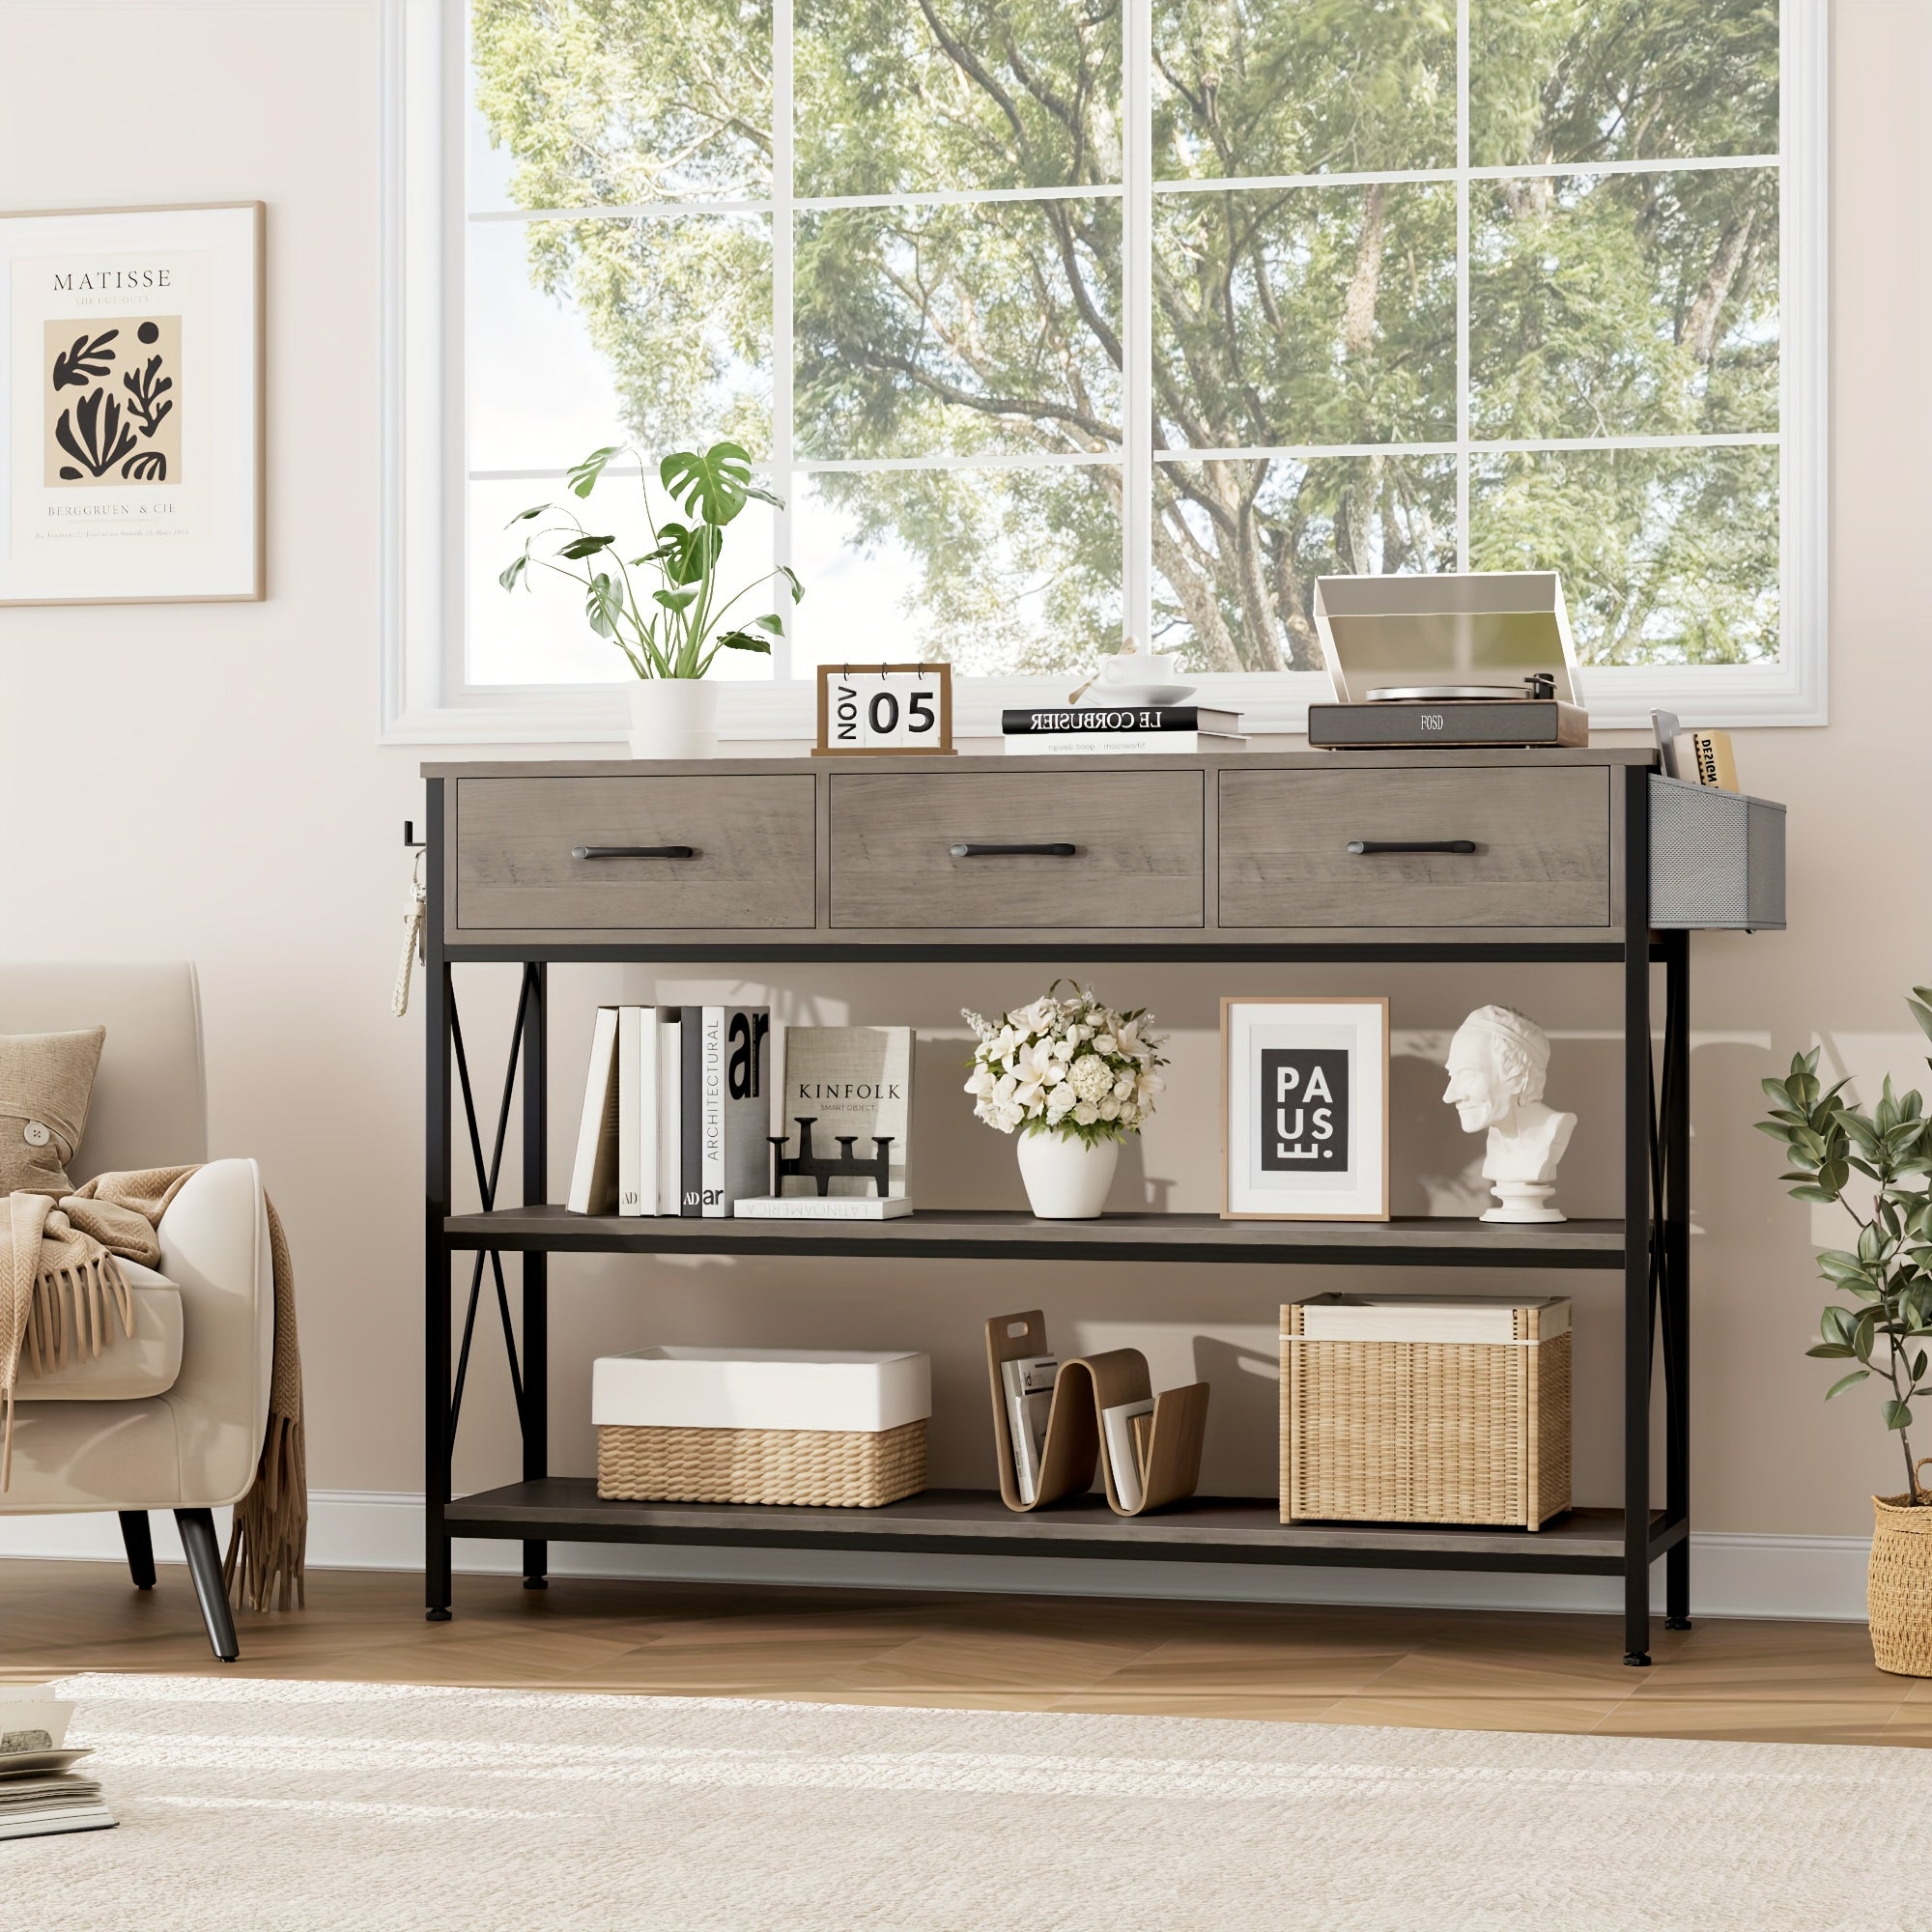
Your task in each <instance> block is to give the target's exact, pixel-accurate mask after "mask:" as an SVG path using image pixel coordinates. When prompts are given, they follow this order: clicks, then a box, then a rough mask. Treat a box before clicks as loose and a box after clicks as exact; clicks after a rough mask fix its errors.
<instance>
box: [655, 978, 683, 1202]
mask: <svg viewBox="0 0 1932 1932" xmlns="http://www.w3.org/2000/svg"><path fill="white" fill-rule="evenodd" d="M683 1065H684V1023H683V1021H682V1019H681V1018H679V1017H678V1016H677V1012H676V1009H672V1017H671V1018H669V1019H666V1020H664V1021H663V1022H662V1024H661V1025H660V1026H659V1028H658V1209H657V1211H658V1212H659V1213H660V1214H675V1213H676V1212H677V1211H678V1189H679V1187H680V1186H681V1185H682V1181H681V1179H680V1176H679V1172H678V1163H679V1160H680V1158H681V1157H682V1147H683V1140H684V1084H683V1080H682V1077H681V1072H680V1069H681V1068H682V1066H683Z"/></svg>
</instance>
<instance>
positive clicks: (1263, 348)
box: [1154, 183, 1456, 449]
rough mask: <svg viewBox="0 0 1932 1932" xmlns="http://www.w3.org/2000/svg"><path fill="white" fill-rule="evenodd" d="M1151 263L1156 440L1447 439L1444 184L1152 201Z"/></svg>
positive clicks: (1293, 443)
mask: <svg viewBox="0 0 1932 1932" xmlns="http://www.w3.org/2000/svg"><path fill="white" fill-rule="evenodd" d="M1154 258H1155V262H1154V298H1155V304H1156V314H1155V318H1154V345H1155V358H1154V386H1155V395H1154V408H1155V412H1156V416H1157V419H1158V426H1159V435H1160V437H1161V438H1162V439H1163V440H1164V441H1165V443H1166V444H1167V446H1169V447H1175V448H1187V447H1192V448H1196V449H1231V448H1236V447H1241V446H1248V445H1254V444H1262V445H1266V446H1281V445H1287V446H1290V447H1297V448H1299V447H1305V446H1307V445H1310V444H1316V443H1321V444H1331V443H1345V444H1346V443H1357V442H1391V441H1416V442H1435V441H1441V440H1453V439H1454V437H1455V434H1456V191H1455V189H1454V188H1453V187H1451V186H1449V185H1446V184H1444V185H1435V184H1420V183H1408V184H1393V185H1376V186H1372V187H1328V188H1293V189H1279V188H1264V189H1256V188H1251V189H1246V190H1241V191H1234V192H1229V193H1225V194H1220V193H1216V194H1179V195H1163V196H1160V197H1159V198H1158V199H1157V200H1156V201H1155V204H1154Z"/></svg>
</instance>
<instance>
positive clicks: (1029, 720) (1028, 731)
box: [1000, 704, 1241, 738]
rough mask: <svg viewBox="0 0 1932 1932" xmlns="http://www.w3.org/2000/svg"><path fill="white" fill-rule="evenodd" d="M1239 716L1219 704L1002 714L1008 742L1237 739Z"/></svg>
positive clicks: (1106, 706) (1099, 706)
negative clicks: (1168, 734)
mask: <svg viewBox="0 0 1932 1932" xmlns="http://www.w3.org/2000/svg"><path fill="white" fill-rule="evenodd" d="M1240 729H1241V714H1240V713H1239V712H1238V711H1227V710H1224V709H1222V707H1221V706H1220V705H1218V704H1123V705H1114V704H1063V705H1048V706H1046V707H1044V708H1043V709H1040V710H1037V711H1031V710H1022V711H1002V712H1001V713H1000V731H1001V734H1002V735H1003V736H1005V737H1008V738H1051V737H1069V736H1070V737H1085V736H1089V735H1094V734H1097V735H1099V736H1102V737H1105V736H1107V735H1108V734H1110V733H1113V734H1118V733H1121V732H1126V731H1131V732H1137V733H1138V732H1148V731H1212V732H1215V733H1217V734H1219V735H1220V736H1222V737H1235V736H1238V735H1239V733H1240Z"/></svg>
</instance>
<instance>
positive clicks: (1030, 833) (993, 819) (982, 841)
mask: <svg viewBox="0 0 1932 1932" xmlns="http://www.w3.org/2000/svg"><path fill="white" fill-rule="evenodd" d="M1018 762H1019V761H1018V760H1017V759H1016V760H1014V763H1015V764H1017V763H1018ZM831 783H832V923H833V925H834V926H835V927H839V928H843V929H847V930H850V929H854V928H861V927H870V928H874V929H886V928H894V927H897V928H907V927H916V928H922V929H927V930H930V929H935V928H937V929H952V930H955V931H967V930H989V929H999V928H1007V929H1011V928H1041V927H1045V928H1054V927H1059V928H1065V929H1067V930H1069V931H1071V930H1079V929H1082V928H1088V929H1093V928H1100V927H1107V928H1115V927H1118V928H1122V929H1124V928H1130V927H1142V928H1145V927H1150V926H1199V925H1200V924H1202V923H1203V920H1204V912H1203V890H1202V889H1203V882H1204V877H1205V866H1204V862H1203V857H1202V851H1203V834H1204V829H1205V819H1206V810H1205V803H1204V801H1205V799H1206V781H1205V778H1204V775H1203V774H1202V773H1200V772H1199V771H1165V772H1161V771H1154V772H1068V771H1065V770H1061V771H1053V772H1032V771H1026V770H1019V771H1015V770H1012V769H1010V768H1009V769H1007V770H1004V771H1001V772H999V773H998V774H991V773H988V774H985V775H983V776H981V775H979V774H965V773H939V772H932V773H924V772H922V773H920V774H919V775H918V776H916V777H914V776H910V775H905V774H900V773H864V772H837V773H834V774H833V775H832V779H831ZM959 846H966V847H986V848H990V849H987V850H984V851H980V850H975V851H972V852H970V853H968V854H966V855H963V856H962V855H961V854H959V853H957V852H955V850H954V848H955V847H959ZM1016 846H1036V847H1040V846H1047V847H1050V846H1059V847H1063V848H1070V850H1065V849H1064V850H1061V851H1059V852H1051V851H1016V850H1013V849H1011V848H1013V847H1016ZM1003 848H1004V849H1003Z"/></svg>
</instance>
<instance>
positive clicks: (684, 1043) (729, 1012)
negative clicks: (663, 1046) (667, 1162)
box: [677, 1007, 772, 1220]
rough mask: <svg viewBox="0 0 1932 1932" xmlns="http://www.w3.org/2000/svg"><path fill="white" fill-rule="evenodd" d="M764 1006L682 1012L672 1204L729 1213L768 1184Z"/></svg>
mask: <svg viewBox="0 0 1932 1932" xmlns="http://www.w3.org/2000/svg"><path fill="white" fill-rule="evenodd" d="M771 1031H772V1015H771V1009H770V1008H768V1007H686V1008H684V1009H682V1012H681V1015H680V1028H679V1033H680V1038H679V1050H680V1059H681V1062H682V1066H681V1069H680V1080H679V1085H680V1088H681V1089H682V1092H681V1093H680V1095H679V1109H680V1114H681V1119H680V1121H679V1125H678V1139H679V1145H680V1148H681V1158H680V1161H679V1171H680V1184H679V1190H678V1196H677V1200H678V1211H679V1212H680V1213H682V1214H685V1215H690V1216H706V1217H709V1218H711V1219H713V1220H728V1219H729V1218H730V1215H731V1206H732V1203H733V1202H735V1201H738V1200H741V1199H743V1198H744V1197H745V1196H747V1195H753V1194H764V1193H766V1192H768V1191H769V1188H770V1184H771V1183H770V1173H771V1166H770V1156H771V1143H770V1141H769V1139H768V1137H767V1136H768V1134H769V1132H770V1122H771V1095H770V1092H769V1090H768V1089H767V1087H766V1085H765V1067H766V1063H767V1060H768V1058H769V1049H770V1044H771Z"/></svg>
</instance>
